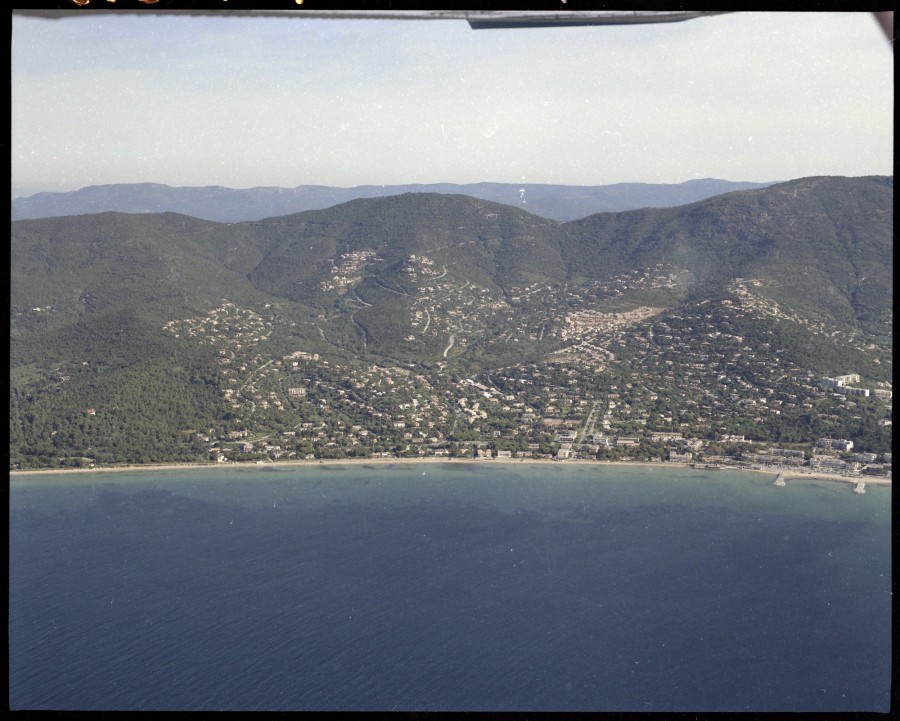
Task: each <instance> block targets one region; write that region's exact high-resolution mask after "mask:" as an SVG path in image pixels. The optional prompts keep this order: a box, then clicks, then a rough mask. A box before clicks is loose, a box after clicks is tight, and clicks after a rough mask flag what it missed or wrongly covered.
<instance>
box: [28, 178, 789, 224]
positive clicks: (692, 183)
mask: <svg viewBox="0 0 900 721" xmlns="http://www.w3.org/2000/svg"><path fill="white" fill-rule="evenodd" d="M769 185H772V183H750V182H733V181H728V180H717V179H713V178H703V179H697V180H689V181H686V182H684V183H676V184H657V183H615V184H612V185H549V184H546V185H544V184H537V183H523V184H515V183H469V184H462V185H458V184H455V183H430V184H410V185H360V186H356V187H353V188H337V187H331V186H325V185H299V186H297V187H295V188H279V187H257V188H247V189H234V188H225V187H222V186H217V185H215V186H203V187H171V186H169V185H163V184H159V183H129V184H114V185H91V186H88V187H85V188H81V189H80V190H74V191H70V192H64V193H37V194H35V195H31V196H28V197H25V198H15V199H13V201H12V219H13V220H27V219H35V218H53V217H59V216H66V215H87V214H92V213H103V212H107V211H116V212H120V213H163V212H173V213H182V214H184V215H190V216H192V217H195V218H201V219H203V220H212V221H215V222H220V223H236V222H241V221H248V220H262V219H263V218H271V217H275V216H281V215H291V214H293V213H299V212H303V211H306V210H321V209H324V208H330V207H332V206H334V205H339V204H341V203H346V202H348V201H350V200H356V199H358V198H381V197H388V196H394V195H402V194H404V193H443V194H453V195H468V196H470V197H472V198H478V199H480V200H488V201H491V202H495V203H503V204H504V205H511V206H514V207H517V208H520V209H522V210H525V211H528V212H529V213H532V214H534V215H537V216H540V217H542V218H549V219H552V220H563V221H567V220H575V219H578V218H584V217H586V216H589V215H593V214H595V213H607V212H620V211H624V210H636V209H638V208H668V207H674V206H678V205H684V204H686V203H693V202H696V201H698V200H704V199H705V198H708V197H711V196H714V195H721V194H722V193H728V192H732V191H737V190H750V189H753V188H764V187H767V186H769Z"/></svg>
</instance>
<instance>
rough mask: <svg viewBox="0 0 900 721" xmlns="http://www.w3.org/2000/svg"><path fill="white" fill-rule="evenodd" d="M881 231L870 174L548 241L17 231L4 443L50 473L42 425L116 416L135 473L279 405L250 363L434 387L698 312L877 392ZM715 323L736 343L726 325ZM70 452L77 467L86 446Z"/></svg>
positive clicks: (79, 221)
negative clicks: (141, 462)
mask: <svg viewBox="0 0 900 721" xmlns="http://www.w3.org/2000/svg"><path fill="white" fill-rule="evenodd" d="M892 234H893V179H892V178H880V177H871V178H832V177H824V178H804V179H800V180H795V181H790V182H788V183H781V184H777V185H773V186H771V187H767V188H763V189H752V190H745V191H739V192H733V193H728V194H726V195H721V196H716V197H713V198H708V199H706V200H703V201H700V202H696V203H692V204H689V205H684V206H680V207H676V208H668V209H643V210H635V211H628V212H621V213H602V214H598V215H593V216H590V217H588V218H584V219H582V220H579V221H572V222H568V223H562V222H558V221H552V220H546V219H543V218H539V217H537V216H534V215H531V214H529V213H526V212H524V211H522V210H519V209H516V208H512V207H509V206H506V205H502V204H497V203H493V202H489V201H485V200H477V199H473V198H470V197H467V196H460V195H449V194H405V195H397V196H391V197H387V198H371V199H358V200H353V201H350V202H348V203H344V204H342V205H338V206H335V207H332V208H328V209H326V210H314V211H307V212H303V213H298V214H295V215H290V216H283V217H277V218H270V219H266V220H261V221H254V222H244V223H234V224H221V223H214V222H210V221H204V220H198V219H196V218H191V217H188V216H183V215H176V214H173V213H162V214H142V215H127V214H122V213H102V214H99V215H80V216H71V217H57V218H48V219H42V220H25V221H16V222H14V223H12V226H11V255H10V260H11V302H10V309H11V315H10V342H11V353H10V372H11V381H12V382H11V400H10V404H11V405H10V428H11V433H12V434H13V439H14V440H13V446H14V447H16V448H20V449H21V448H30V449H31V454H32V456H35V457H37V456H40V457H41V458H45V459H46V458H50V457H51V455H52V453H51V450H52V449H54V448H56V449H57V450H60V452H61V451H62V450H65V447H66V446H65V444H64V443H62V441H61V440H60V438H62V437H68V436H65V435H64V434H63V436H61V434H62V433H63V431H64V430H65V427H66V426H65V422H64V420H63V419H67V418H68V419H72V418H73V417H75V416H73V415H72V414H73V413H75V414H76V415H77V414H83V413H84V412H85V411H84V409H85V408H89V407H93V406H96V405H98V404H100V405H105V406H108V407H109V406H116V407H117V408H119V409H120V410H119V411H118V412H117V414H115V415H106V416H104V418H105V421H104V423H106V424H107V426H103V427H104V428H106V430H107V431H108V435H109V437H110V438H112V437H117V438H118V437H125V436H127V435H128V433H129V432H130V431H129V428H131V427H132V426H131V425H129V424H131V423H132V421H133V419H135V418H137V417H138V416H136V415H135V414H134V412H133V409H135V408H138V407H140V408H144V409H146V411H147V412H146V413H145V414H144V415H142V416H140V417H142V418H143V419H144V420H143V421H141V423H143V425H142V426H141V427H142V428H146V429H149V428H150V427H151V426H153V419H154V418H157V419H160V423H159V424H158V425H159V428H160V429H163V430H160V431H159V432H160V433H164V436H165V437H156V436H154V437H153V438H154V439H153V440H152V442H151V440H147V439H150V438H151V436H152V432H151V431H149V430H147V431H146V433H150V435H146V433H145V435H146V439H145V440H144V441H142V442H141V444H140V445H141V448H140V449H139V450H140V453H138V456H140V457H153V458H156V457H164V456H165V457H172V458H174V457H176V456H177V457H184V454H187V455H190V454H191V453H196V452H197V449H196V442H195V441H193V440H189V439H186V438H185V437H184V436H183V433H184V432H185V431H186V430H189V429H192V428H193V429H194V430H196V428H195V427H197V426H200V427H202V426H204V425H215V423H226V424H227V423H229V422H230V420H229V419H231V418H232V417H234V418H235V419H237V418H238V416H237V415H235V411H234V409H235V408H237V407H238V406H240V405H241V403H243V402H244V401H246V403H247V404H249V407H250V408H251V409H252V410H253V412H254V413H256V414H257V415H258V414H259V413H260V412H261V411H260V408H265V406H267V405H269V400H271V401H272V403H273V404H275V400H278V399H280V398H282V397H289V396H287V388H288V386H287V385H286V383H287V381H284V382H283V383H281V384H280V385H279V386H277V387H275V388H273V389H272V390H270V391H268V393H269V394H270V395H268V396H266V398H263V397H262V396H256V395H252V394H251V393H250V391H247V390H246V389H247V388H250V389H253V388H254V378H253V375H252V373H253V372H254V371H253V369H254V368H260V367H266V366H269V365H271V364H272V363H274V362H275V361H277V360H278V359H280V358H282V357H283V356H286V355H288V354H290V353H293V352H295V351H298V350H302V351H303V352H304V353H309V354H318V355H319V356H320V357H321V358H322V359H323V360H325V359H328V360H329V362H331V363H336V364H340V365H341V367H346V368H365V367H377V366H386V367H387V366H389V367H395V366H398V367H405V368H408V369H416V372H418V373H425V374H426V376H427V377H428V378H431V379H432V380H431V381H429V383H432V384H436V385H440V384H441V383H444V382H446V379H448V378H454V377H456V378H458V377H464V376H466V375H468V374H471V373H476V372H488V371H490V370H491V369H496V368H500V367H509V366H512V365H516V364H521V363H538V364H544V363H553V362H557V360H558V359H559V358H565V357H569V356H567V355H566V354H567V353H568V354H570V355H571V354H573V353H574V355H575V356H579V354H580V356H584V353H585V352H586V351H585V349H587V352H588V355H589V356H590V354H591V353H595V352H596V353H599V354H600V355H599V356H597V358H598V359H600V358H601V357H602V356H603V353H605V352H606V351H604V350H602V349H601V350H597V349H596V348H595V349H594V350H593V351H591V350H590V347H589V346H590V344H591V343H594V344H595V345H596V344H597V343H600V344H601V345H602V342H606V341H602V338H605V337H606V336H604V335H603V334H604V333H607V330H604V329H608V328H616V327H627V326H631V325H633V326H634V328H635V332H640V333H644V332H646V328H647V327H652V326H648V325H647V324H648V323H652V321H645V320H644V319H645V318H648V317H656V318H667V317H670V316H671V317H672V318H676V319H677V318H678V317H682V316H683V315H684V314H685V312H686V311H685V309H687V308H696V307H697V304H698V303H704V302H710V303H711V304H712V305H710V307H711V308H712V307H717V308H718V307H724V308H729V307H737V306H736V305H735V304H738V305H740V304H743V306H742V307H745V309H747V310H746V312H752V313H753V314H755V315H754V316H753V317H754V318H756V320H754V323H755V324H756V325H752V328H751V326H747V327H748V328H751V329H750V330H748V331H746V333H751V334H752V335H753V336H754V337H756V336H757V335H759V331H758V326H759V323H762V324H763V327H764V326H765V323H766V322H771V323H772V324H773V326H772V327H773V328H774V327H776V325H777V327H778V328H779V329H780V330H779V333H778V334H777V344H778V345H779V346H780V348H779V350H778V352H779V353H781V354H782V357H783V358H791V359H794V361H795V362H796V363H797V364H801V365H803V366H804V367H806V368H807V369H808V370H809V372H810V373H839V372H844V371H845V370H848V369H851V368H853V367H864V369H865V370H866V372H867V374H868V376H869V377H870V378H876V379H882V378H883V379H885V380H889V379H890V349H889V347H890V340H891V337H892V319H893V316H892V302H893V283H892V268H893V239H892ZM722 303H724V305H720V304H722ZM729 304H732V305H730V306H729ZM691 312H694V311H691ZM742 312H743V311H742ZM623 314H624V315H623ZM716 317H717V316H715V314H712V315H710V318H711V319H712V320H711V321H710V322H713V323H715V322H716V320H715V319H716ZM766 319H769V321H767V320H766ZM734 322H735V323H736V324H737V325H736V326H735V328H732V332H738V331H740V327H739V326H740V324H741V323H746V319H745V320H741V316H740V314H739V315H738V317H737V318H736V319H735V320H734ZM623 324H624V326H623ZM676 325H678V323H676ZM642 329H643V330H642ZM740 332H741V334H746V333H745V332H744V331H740ZM598 334H599V335H598ZM774 337H775V336H773V338H774ZM592 339H593V340H592ZM598 339H600V340H598ZM601 341H602V342H601ZM839 341H840V342H839ZM584 343H587V344H588V345H587V346H584V345H583V344H584ZM578 344H582V346H580V350H579V346H578ZM769 345H771V344H769ZM597 347H599V346H597ZM873 349H874V350H873ZM766 352H768V351H766ZM773 352H774V351H773ZM560 353H562V354H563V355H559V354H560ZM612 357H615V353H612ZM226 361H227V362H228V363H232V361H233V363H232V365H230V366H229V365H226V366H225V367H220V366H221V365H222V363H225V362H226ZM278 362H280V361H278ZM773 362H774V361H773ZM435 374H436V375H435ZM345 375H346V376H347V377H349V376H350V375H352V374H351V373H348V374H345ZM348 382H349V381H348ZM229 389H230V391H229ZM226 391H227V392H226ZM117 394H118V395H117ZM123 394H124V395H123ZM247 394H249V395H247ZM244 395H246V398H244ZM263 401H265V403H263ZM279 404H280V406H283V401H281V400H278V403H277V404H275V407H276V408H277V407H280V406H279ZM241 407H243V406H241ZM325 407H328V406H327V405H326V406H325ZM123 409H132V410H123ZM320 411H321V407H320V408H319V410H317V411H316V413H319V412H320ZM266 412H267V413H274V412H275V411H266ZM298 412H299V411H298ZM308 412H312V411H311V410H310V409H308V410H307V411H303V413H308ZM284 413H287V411H286V410H285V411H284ZM456 413H458V410H454V411H452V413H449V415H448V414H444V416H445V417H446V418H447V419H448V420H447V422H448V423H450V422H451V419H452V417H453V416H454V414H456ZM277 415H278V414H277V413H276V414H275V416H272V418H275V417H276V416H277ZM267 417H268V416H267ZM285 418H287V416H285ZM54 419H55V420H54ZM244 420H245V421H246V418H244ZM267 422H269V421H267ZM271 422H275V421H274V420H272V421H271ZM284 422H285V423H287V420H285V421H284ZM379 422H381V421H379ZM453 422H454V423H455V422H456V421H453ZM82 425H83V424H82ZM91 427H94V428H96V427H97V424H94V426H91ZM165 429H168V430H165ZM54 431H55V434H54ZM85 433H87V431H85ZM142 433H143V431H142ZM123 434H124V435H123ZM166 434H167V435H166ZM142 437H144V436H142ZM50 438H54V439H57V440H55V441H53V442H52V443H51V441H50ZM79 438H81V440H80V441H78V443H75V442H74V441H72V443H75V445H77V446H79V448H80V449H81V450H80V451H79V452H82V453H84V452H86V451H84V448H83V446H85V445H87V446H90V447H91V448H93V449H96V448H97V447H98V444H99V445H101V446H102V445H103V444H105V443H106V441H103V440H102V438H101V437H95V436H90V434H88V435H85V436H83V437H79ZM16 439H18V440H16ZM107 445H108V444H107ZM165 448H169V449H170V450H171V451H172V452H171V453H170V454H169V456H166V453H165V452H164V451H163V450H162V449H165ZM149 449H156V450H154V451H153V453H150V452H149ZM39 451H40V452H39ZM54 452H55V451H54ZM109 452H110V453H112V451H109ZM148 454H149V455H148ZM173 454H174V455H173ZM132 455H134V454H132ZM110 457H113V456H110ZM116 457H120V456H116ZM131 457H132V456H129V458H131ZM134 457H137V456H134Z"/></svg>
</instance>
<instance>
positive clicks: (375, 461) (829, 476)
mask: <svg viewBox="0 0 900 721" xmlns="http://www.w3.org/2000/svg"><path fill="white" fill-rule="evenodd" d="M447 463H467V464H477V465H482V464H484V465H487V466H491V465H507V464H517V463H526V464H544V465H554V464H563V465H580V466H581V465H586V466H598V467H600V468H602V467H622V466H633V467H638V468H640V467H645V468H647V467H649V468H686V467H690V466H688V465H686V464H684V463H671V462H665V461H662V462H660V461H592V460H587V459H566V460H564V461H557V460H554V459H552V458H504V459H502V460H499V459H490V460H487V459H477V458H475V459H473V458H453V459H451V458H448V457H441V456H429V457H427V458H342V459H335V460H326V459H319V460H312V461H307V460H299V461H274V462H264V463H257V462H255V461H244V462H240V463H163V464H159V465H127V466H104V467H101V468H48V469H40V468H35V469H29V470H18V471H10V472H9V475H10V478H13V477H20V478H24V477H27V476H34V475H65V474H71V473H126V472H131V471H135V472H147V471H189V470H208V469H212V468H223V469H224V468H265V467H272V468H316V467H320V466H363V465H419V464H430V465H433V464H447ZM694 470H701V471H708V472H710V473H713V472H718V471H744V472H746V473H759V474H762V475H766V476H771V477H772V478H781V479H783V480H785V481H790V480H812V481H833V482H839V483H849V484H853V485H855V484H857V483H859V482H860V481H864V482H865V483H866V484H867V485H873V486H890V485H891V479H890V478H886V477H884V476H863V475H859V476H842V475H840V474H837V473H823V472H821V471H800V470H788V469H770V470H763V469H753V468H741V467H739V466H721V467H719V468H710V469H705V468H698V469H694Z"/></svg>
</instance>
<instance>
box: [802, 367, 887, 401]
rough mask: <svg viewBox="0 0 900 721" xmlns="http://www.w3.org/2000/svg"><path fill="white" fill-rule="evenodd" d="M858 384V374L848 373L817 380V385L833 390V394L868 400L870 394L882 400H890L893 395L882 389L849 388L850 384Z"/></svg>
mask: <svg viewBox="0 0 900 721" xmlns="http://www.w3.org/2000/svg"><path fill="white" fill-rule="evenodd" d="M859 382H860V378H859V374H858V373H848V374H847V375H843V376H834V377H833V378H822V379H820V380H819V385H822V386H825V387H826V388H833V389H834V391H835V393H841V394H843V395H845V396H863V397H865V398H868V397H869V395H870V394H871V395H874V396H875V397H876V398H881V399H882V400H887V401H889V400H891V398H892V395H893V393H892V392H891V391H889V390H885V389H883V388H876V389H875V390H872V391H870V390H869V389H868V388H851V387H850V384H851V383H859Z"/></svg>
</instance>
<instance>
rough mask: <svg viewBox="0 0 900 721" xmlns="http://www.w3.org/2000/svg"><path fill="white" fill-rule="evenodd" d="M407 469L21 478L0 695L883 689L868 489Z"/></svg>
mask: <svg viewBox="0 0 900 721" xmlns="http://www.w3.org/2000/svg"><path fill="white" fill-rule="evenodd" d="M471 465H473V466H474V467H476V468H477V469H478V470H479V472H481V473H483V471H482V468H481V467H480V466H477V464H471ZM432 468H433V467H432V466H430V467H429V471H431V470H432ZM317 470H318V469H317ZM398 471H400V467H398ZM403 471H404V472H402V473H401V472H396V473H394V474H390V473H385V472H384V471H383V470H382V469H381V468H379V470H378V471H377V472H375V471H373V472H370V476H369V477H368V480H370V483H369V485H368V486H364V485H363V484H361V483H357V481H358V480H360V479H361V478H362V475H361V471H360V470H359V468H354V469H353V471H352V472H350V471H348V473H347V474H346V475H345V476H342V478H339V479H337V480H334V481H333V480H332V478H333V474H328V479H329V480H328V481H327V483H325V482H323V481H322V479H321V478H320V477H318V476H317V475H316V474H311V473H308V472H306V473H304V474H302V475H300V474H298V475H297V476H296V477H287V476H286V475H285V476H284V477H282V476H279V478H278V479H268V480H267V477H265V476H260V477H259V478H257V477H250V476H243V477H244V478H247V479H248V480H252V481H253V482H252V483H249V484H241V483H229V482H225V481H223V480H222V479H217V480H216V482H215V483H207V484H205V485H204V484H202V483H199V484H195V485H194V486H192V485H191V483H190V482H189V481H188V480H187V479H185V478H182V480H180V481H178V483H177V484H176V483H168V482H167V483H162V482H160V481H159V480H158V479H157V480H156V481H153V482H150V481H149V480H145V481H144V483H143V484H139V485H134V486H127V484H116V485H115V486H114V487H112V488H108V489H105V490H103V489H99V490H96V491H94V490H92V489H91V488H90V487H89V486H86V487H85V488H84V489H83V490H84V492H85V493H88V494H90V495H88V496H87V497H86V498H87V500H84V501H83V502H82V501H81V500H79V502H78V503H75V504H73V505H72V507H71V508H69V509H66V508H60V507H59V506H58V504H57V503H56V502H55V500H54V498H55V496H54V491H53V490H47V489H45V491H44V492H43V493H44V494H45V498H44V500H45V502H46V503H45V505H46V506H47V507H49V508H52V509H53V510H52V512H51V513H47V514H46V515H42V513H41V510H40V509H41V507H42V503H41V501H42V495H41V493H36V492H32V493H31V494H30V495H29V494H26V497H24V500H26V501H27V504H26V507H25V508H24V510H22V508H21V503H22V501H23V497H21V496H20V495H19V494H18V493H17V490H16V489H14V490H13V492H12V493H11V508H12V509H13V513H12V514H11V518H10V554H11V556H10V558H11V565H10V612H11V613H10V660H11V663H10V669H11V670H10V693H11V702H12V705H13V706H14V707H36V706H38V705H41V704H43V705H46V706H48V707H49V708H82V709H104V708H106V709H123V708H124V709H128V708H132V709H133V708H151V709H188V710H204V709H207V710H208V709H219V708H225V709H237V710H315V709H325V710H392V709H396V710H409V709H424V710H460V709H462V710H466V709H468V710H519V711H521V710H607V711H626V710H632V711H633V710H638V711H640V710H653V711H679V710H680V711H684V710H693V711H702V710H707V711H708V710H752V711H767V710H818V711H823V710H832V711H834V710H861V709H862V710H867V709H868V710H873V709H882V710H884V708H886V706H885V704H886V699H887V693H888V690H889V688H890V686H889V682H890V633H889V624H890V554H889V546H888V545H887V543H886V539H889V523H884V522H878V518H880V516H879V515H878V514H877V513H875V507H874V506H861V505H859V504H856V505H854V502H855V501H858V500H863V501H864V502H865V503H867V504H871V503H873V502H875V499H874V498H868V496H866V497H862V498H860V497H846V496H838V495H835V494H831V495H829V494H825V495H823V496H822V497H821V498H817V500H816V501H815V503H818V504H821V505H822V506H823V508H824V509H825V511H827V512H824V516H823V514H819V515H818V516H817V515H816V514H815V513H814V512H813V510H814V509H813V508H811V507H810V505H809V503H812V501H811V500H810V501H809V503H807V504H805V505H803V506H802V508H801V504H800V503H799V502H798V504H797V506H796V508H795V507H794V505H793V504H792V502H791V498H790V497H786V496H780V497H779V496H774V495H771V494H770V493H769V490H770V489H763V488H754V487H746V488H745V487H738V486H732V485H729V483H724V484H717V483H715V482H714V481H712V482H711V481H710V480H709V478H708V477H705V478H704V479H703V480H704V482H705V484H706V485H705V486H702V485H700V484H699V482H698V484H697V485H696V486H690V485H688V483H687V482H686V483H683V484H682V486H681V489H680V491H679V487H678V485H677V484H675V485H673V484H668V485H665V484H664V483H663V482H660V483H658V484H657V485H656V487H654V485H653V483H655V482H652V479H649V478H647V477H641V476H624V477H621V478H619V479H616V478H613V479H609V481H608V482H605V483H598V479H597V478H596V476H593V477H592V476H590V475H588V474H583V473H581V472H580V471H579V473H575V474H570V475H565V474H561V475H559V476H557V477H556V478H555V479H554V485H553V486H550V485H549V484H548V483H547V481H546V480H544V478H546V475H545V476H542V477H541V479H534V478H531V477H529V473H528V472H527V471H524V472H523V471H519V469H516V472H515V473H510V474H507V475H505V476H494V477H485V476H483V475H479V476H463V475H459V474H452V475H447V476H443V477H440V478H435V479H434V480H433V482H432V481H427V479H422V478H421V473H420V472H419V471H417V470H416V469H412V470H411V471H408V470H407V467H403ZM428 475H429V476H432V473H431V472H429V474H428ZM451 478H453V479H455V480H453V481H451V480H450V479H451ZM638 479H643V480H645V481H647V482H646V483H645V484H644V485H643V486H634V485H633V484H632V485H628V483H630V482H631V481H634V480H638ZM448 489H451V490H454V491H455V493H453V492H449V491H448ZM781 490H785V489H774V492H775V493H777V492H779V491H781ZM69 491H70V492H72V494H73V495H72V498H73V499H74V500H78V499H77V498H76V496H75V494H74V492H73V491H72V489H69ZM654 492H655V494H656V496H657V497H658V498H659V499H660V500H658V502H651V501H650V500H649V499H652V497H653V495H654ZM704 492H705V493H706V496H704V495H703V493H704ZM323 493H326V494H328V493H330V494H331V497H327V498H326V497H323V495H322V494H323ZM187 494H189V495H187ZM704 497H706V498H709V503H708V504H707V503H704V502H703V498H704ZM91 499H92V500H91ZM835 499H839V501H840V502H841V503H843V504H845V505H844V506H842V508H843V509H844V510H843V512H838V508H840V507H836V506H835V505H834V502H835ZM866 508H871V509H872V510H870V511H866V510H865V509H866ZM823 517H824V518H827V521H823V520H822V518H823ZM887 520H889V518H888V519H887ZM829 554H830V555H829ZM885 629H888V632H886V630H885ZM821 689H825V691H824V692H823V691H822V690H821Z"/></svg>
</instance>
